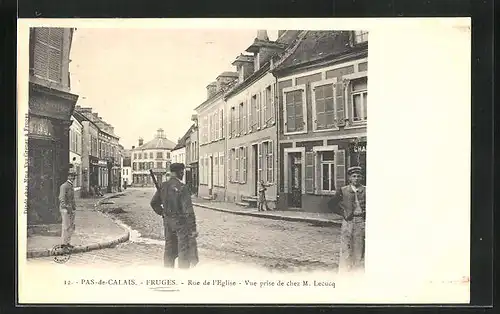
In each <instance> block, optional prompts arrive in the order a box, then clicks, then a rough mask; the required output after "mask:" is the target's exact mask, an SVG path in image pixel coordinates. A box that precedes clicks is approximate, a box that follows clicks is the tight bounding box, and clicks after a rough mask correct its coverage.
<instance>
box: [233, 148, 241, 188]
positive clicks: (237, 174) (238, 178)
mask: <svg viewBox="0 0 500 314" xmlns="http://www.w3.org/2000/svg"><path fill="white" fill-rule="evenodd" d="M235 155H236V165H235V166H234V170H235V174H234V180H235V181H236V182H240V181H241V174H240V172H241V171H240V170H241V167H240V164H241V162H240V148H239V147H238V148H236V149H235Z"/></svg>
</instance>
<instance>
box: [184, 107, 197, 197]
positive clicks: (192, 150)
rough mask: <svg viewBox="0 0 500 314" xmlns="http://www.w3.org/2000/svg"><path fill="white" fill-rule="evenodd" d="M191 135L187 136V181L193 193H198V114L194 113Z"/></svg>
mask: <svg viewBox="0 0 500 314" xmlns="http://www.w3.org/2000/svg"><path fill="white" fill-rule="evenodd" d="M191 120H192V121H193V122H194V123H193V125H192V126H191V132H190V133H189V137H187V138H186V169H189V171H186V183H187V184H188V185H189V187H190V188H191V192H192V193H193V194H196V195H198V184H199V173H198V149H199V146H198V116H197V115H193V116H192V117H191Z"/></svg>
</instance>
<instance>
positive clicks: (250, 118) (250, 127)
mask: <svg viewBox="0 0 500 314" xmlns="http://www.w3.org/2000/svg"><path fill="white" fill-rule="evenodd" d="M252 100H253V97H251V98H250V106H248V133H250V132H252V130H253V119H255V117H254V116H253V110H254V109H255V103H254V102H253V101H252Z"/></svg>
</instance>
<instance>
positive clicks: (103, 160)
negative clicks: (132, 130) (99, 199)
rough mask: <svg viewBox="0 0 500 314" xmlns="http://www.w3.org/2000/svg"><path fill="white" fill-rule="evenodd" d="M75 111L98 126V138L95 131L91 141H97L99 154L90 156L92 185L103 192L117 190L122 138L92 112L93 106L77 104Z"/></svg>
mask: <svg viewBox="0 0 500 314" xmlns="http://www.w3.org/2000/svg"><path fill="white" fill-rule="evenodd" d="M75 111H77V112H78V113H80V114H81V115H83V116H84V117H85V118H86V119H87V120H88V121H90V122H92V124H93V126H95V127H96V128H97V138H96V137H95V135H96V134H95V133H94V134H91V137H92V138H91V141H97V142H96V143H97V155H96V156H92V157H93V158H90V164H91V171H92V172H91V174H90V178H92V180H91V185H90V186H92V187H94V186H98V187H99V188H100V189H101V191H102V192H108V193H111V192H113V191H117V190H118V186H119V184H120V175H121V168H120V167H121V160H120V159H121V156H120V154H119V150H120V148H119V141H120V138H119V137H118V136H117V135H116V134H115V132H114V127H113V126H112V125H111V124H109V123H107V122H106V121H104V120H103V118H102V117H100V116H99V114H98V113H97V112H92V108H90V107H80V106H76V108H75ZM94 131H95V130H94ZM94 145H95V143H94Z"/></svg>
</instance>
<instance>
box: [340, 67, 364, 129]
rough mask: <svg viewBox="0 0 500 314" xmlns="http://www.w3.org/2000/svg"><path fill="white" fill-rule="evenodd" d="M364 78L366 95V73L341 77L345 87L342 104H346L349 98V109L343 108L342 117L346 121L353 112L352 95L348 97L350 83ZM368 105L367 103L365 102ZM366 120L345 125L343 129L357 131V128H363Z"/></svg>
mask: <svg viewBox="0 0 500 314" xmlns="http://www.w3.org/2000/svg"><path fill="white" fill-rule="evenodd" d="M362 78H366V80H367V81H366V91H367V93H368V71H362V72H355V73H352V74H347V75H344V76H343V77H342V79H343V80H344V81H345V83H346V84H345V87H344V99H345V101H344V103H345V104H346V103H347V99H348V98H349V97H351V104H350V106H349V107H347V106H346V107H345V108H344V115H345V119H346V120H350V114H351V113H352V112H354V99H353V98H352V93H351V95H349V89H351V88H352V81H355V80H357V79H362ZM367 103H368V101H367ZM367 122H368V120H367V119H366V120H362V121H356V122H354V121H353V123H352V125H349V124H346V126H345V127H344V129H346V130H349V129H358V128H365V127H366V125H367Z"/></svg>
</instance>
